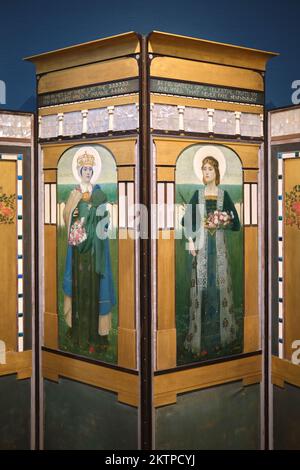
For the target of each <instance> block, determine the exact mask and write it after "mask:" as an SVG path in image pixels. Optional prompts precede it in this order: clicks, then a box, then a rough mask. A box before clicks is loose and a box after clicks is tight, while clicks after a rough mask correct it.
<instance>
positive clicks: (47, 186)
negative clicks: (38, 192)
mask: <svg viewBox="0 0 300 470" xmlns="http://www.w3.org/2000/svg"><path fill="white" fill-rule="evenodd" d="M44 191H45V194H44V196H45V224H50V184H45V186H44Z"/></svg>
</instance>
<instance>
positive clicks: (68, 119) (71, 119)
mask: <svg viewBox="0 0 300 470" xmlns="http://www.w3.org/2000/svg"><path fill="white" fill-rule="evenodd" d="M79 134H82V113H81V112H80V111H75V112H73V113H65V114H64V121H63V135H69V136H72V135H79Z"/></svg>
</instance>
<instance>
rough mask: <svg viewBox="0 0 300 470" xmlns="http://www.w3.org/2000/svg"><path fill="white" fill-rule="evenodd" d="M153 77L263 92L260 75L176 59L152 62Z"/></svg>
mask: <svg viewBox="0 0 300 470" xmlns="http://www.w3.org/2000/svg"><path fill="white" fill-rule="evenodd" d="M150 73H151V76H152V77H160V78H169V79H173V80H181V81H188V82H190V81H191V82H195V83H197V82H198V83H201V84H202V83H203V84H210V85H220V86H229V87H233V88H244V89H248V90H250V89H251V90H258V91H263V89H264V81H263V77H262V76H261V74H260V73H258V72H255V71H252V70H245V69H242V68H237V67H234V68H233V67H229V66H226V65H216V64H209V63H205V62H196V61H191V60H185V59H177V58H174V57H155V58H154V59H153V60H152V62H151V69H150Z"/></svg>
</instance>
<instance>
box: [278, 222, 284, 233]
mask: <svg viewBox="0 0 300 470" xmlns="http://www.w3.org/2000/svg"><path fill="white" fill-rule="evenodd" d="M278 236H279V237H283V224H282V220H278Z"/></svg>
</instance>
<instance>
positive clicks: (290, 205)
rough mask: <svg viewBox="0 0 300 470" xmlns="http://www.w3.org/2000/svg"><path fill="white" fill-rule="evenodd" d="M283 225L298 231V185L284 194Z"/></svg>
mask: <svg viewBox="0 0 300 470" xmlns="http://www.w3.org/2000/svg"><path fill="white" fill-rule="evenodd" d="M285 223H286V225H291V226H294V225H295V226H296V227H297V228H298V229H300V184H296V186H294V187H293V189H292V190H291V191H290V192H289V193H285Z"/></svg>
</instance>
